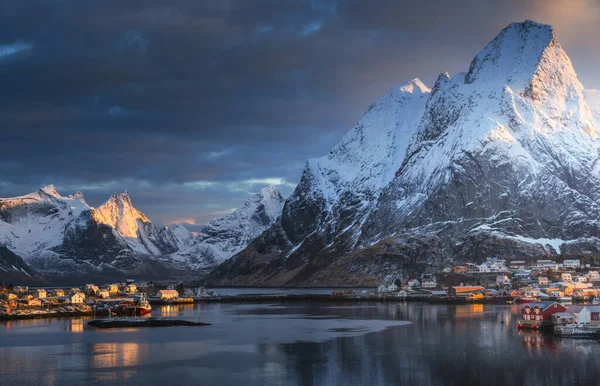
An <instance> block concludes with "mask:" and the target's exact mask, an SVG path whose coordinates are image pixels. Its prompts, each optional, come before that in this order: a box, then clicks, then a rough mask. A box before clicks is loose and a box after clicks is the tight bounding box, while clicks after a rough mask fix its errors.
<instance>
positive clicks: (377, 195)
mask: <svg viewBox="0 0 600 386" xmlns="http://www.w3.org/2000/svg"><path fill="white" fill-rule="evenodd" d="M423 91H425V90H423ZM599 101H600V98H599V97H598V93H597V92H595V91H592V90H590V91H586V90H585V89H584V87H583V86H582V84H581V83H580V82H579V80H578V78H577V74H576V72H575V70H574V68H573V65H572V63H571V61H570V59H569V58H568V56H567V55H566V54H565V52H564V51H563V49H562V47H561V45H560V44H559V43H558V41H557V39H556V36H555V33H554V31H553V30H552V28H551V27H550V26H547V25H543V24H538V23H535V22H532V21H526V22H523V23H513V24H511V25H509V26H508V27H507V28H505V29H504V30H503V31H502V32H501V33H500V34H499V35H498V36H497V37H496V38H495V39H494V40H492V41H491V42H490V43H489V44H488V45H487V46H486V47H485V48H484V49H483V50H482V51H481V52H480V53H479V54H478V55H477V56H476V57H475V58H474V59H473V61H472V62H471V65H470V68H469V71H468V72H467V73H459V74H456V75H455V76H453V77H450V76H448V74H442V75H440V76H439V77H438V79H437V81H436V83H435V85H434V87H433V89H432V90H431V92H430V93H429V94H428V97H427V96H426V97H425V98H423V102H422V103H423V104H422V105H421V104H419V103H415V104H414V105H412V104H411V105H407V104H401V103H398V102H397V101H392V103H389V104H387V105H381V110H379V111H376V112H375V113H373V109H371V110H370V111H369V112H368V113H367V114H366V115H365V118H364V119H363V120H365V119H367V118H368V121H369V122H373V124H374V129H373V130H370V131H369V132H368V133H366V134H365V136H366V138H362V136H361V135H362V134H363V131H361V130H360V125H359V127H357V128H355V129H353V130H351V131H350V133H348V135H347V136H346V137H345V138H344V139H343V140H342V141H341V142H340V144H339V145H338V146H336V147H335V148H334V151H332V154H331V155H330V156H329V157H326V158H324V159H320V160H319V161H309V163H308V164H307V169H306V170H305V172H304V174H303V176H302V179H301V181H300V184H299V185H298V187H297V189H296V191H295V192H294V194H293V195H292V196H291V197H290V198H289V199H288V200H287V201H286V203H285V207H284V211H283V215H282V217H281V221H280V222H279V223H276V224H275V225H274V226H273V227H271V229H269V230H268V231H266V232H265V233H264V234H263V235H261V236H260V237H259V238H257V240H256V241H255V242H254V243H252V244H251V245H250V246H249V247H248V248H247V249H246V250H244V251H242V252H241V253H240V254H238V255H237V256H235V257H234V258H233V259H231V260H229V261H227V262H226V263H225V264H223V266H222V267H219V268H218V269H217V270H215V272H213V274H212V275H211V277H210V278H209V280H208V283H213V284H222V285H227V284H241V285H261V284H269V285H284V284H294V285H299V284H303V285H307V284H314V285H317V284H318V285H347V284H351V283H352V284H357V285H360V284H365V283H367V282H368V283H371V284H374V283H376V282H377V281H378V280H388V279H390V277H391V276H393V275H396V276H404V275H410V274H415V273H418V270H424V269H429V267H430V266H431V265H439V264H442V263H452V262H453V261H462V260H465V259H469V260H478V259H482V258H483V257H485V256H486V255H487V256H489V255H498V256H502V257H505V258H523V257H525V258H527V257H531V258H535V257H555V255H556V254H557V252H559V253H560V254H563V255H565V256H584V255H594V254H600V222H599V221H598V218H600V195H599V191H600V190H599V189H598V188H599V187H600V169H599V168H600V166H599V164H600V163H599V162H598V158H599V154H600V145H599V140H598V123H599V122H600V121H598V117H599V112H600V109H599V105H600V103H599ZM399 105H400V106H402V107H398V106H399ZM404 106H410V108H408V109H406V110H402V108H403V107H404ZM395 112H398V115H397V119H398V121H399V123H398V124H395V125H392V126H391V127H390V128H389V129H388V128H387V126H386V125H387V123H386V121H385V119H384V117H386V116H388V117H389V116H393V114H394V113H395ZM370 114H372V116H369V115H370ZM361 122H362V121H361ZM387 130H391V135H390V134H387V136H388V138H397V137H402V138H405V140H404V141H402V142H401V144H400V146H398V147H397V152H394V151H392V152H388V153H386V152H385V151H381V150H383V149H385V146H383V147H382V146H381V145H380V146H375V147H372V146H370V143H381V142H380V141H379V140H380V138H381V136H380V134H381V133H388V131H387ZM396 130H398V131H397V132H396ZM394 133H395V134H394ZM384 137H385V136H384ZM371 140H372V141H373V142H370V141H371ZM393 143H394V142H393V141H390V145H391V146H392V148H393V147H394V146H395V145H392V144H393ZM352 144H358V145H357V146H352ZM377 151H380V152H381V153H378V157H373V154H375V152H377ZM392 154H394V155H393V156H392ZM321 160H322V161H321ZM337 160H342V161H341V162H340V163H338V162H337ZM352 161H356V162H352ZM382 163H383V165H382ZM331 164H334V165H335V166H329V165H331ZM340 164H341V165H343V166H341V165H340ZM346 165H349V166H348V167H347V168H346V167H344V166H346ZM382 171H385V172H382ZM363 172H364V173H363ZM383 176H390V178H389V179H386V178H384V177H383ZM371 177H374V178H373V179H371ZM349 181H352V182H349ZM355 181H356V183H354V182H355ZM373 181H376V183H373ZM363 183H364V185H365V186H367V188H366V191H367V192H369V195H365V194H363V192H364V191H363V190H361V189H362V185H363ZM365 196H367V197H366V200H365ZM363 208H368V210H363ZM357 224H358V225H357ZM390 275H391V276H390ZM365 280H366V281H365ZM369 280H370V281H369Z"/></svg>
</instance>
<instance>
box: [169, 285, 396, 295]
mask: <svg viewBox="0 0 600 386" xmlns="http://www.w3.org/2000/svg"><path fill="white" fill-rule="evenodd" d="M384 287H385V286H384ZM158 292H160V293H161V294H163V295H179V292H177V290H170V289H163V290H159V291H158Z"/></svg>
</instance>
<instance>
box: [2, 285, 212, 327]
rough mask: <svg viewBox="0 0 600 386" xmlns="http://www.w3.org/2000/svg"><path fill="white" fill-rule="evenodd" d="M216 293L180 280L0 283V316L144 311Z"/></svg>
mask: <svg viewBox="0 0 600 386" xmlns="http://www.w3.org/2000/svg"><path fill="white" fill-rule="evenodd" d="M149 294H150V296H149ZM215 295H216V294H215V293H213V292H210V291H207V290H206V289H205V288H204V287H200V288H197V289H195V290H194V289H189V288H188V289H184V288H183V287H182V285H181V284H179V285H176V284H169V285H161V284H155V283H152V282H142V283H136V282H135V281H134V280H127V281H125V282H124V283H115V284H109V285H105V286H97V285H94V284H86V285H85V286H83V287H73V288H69V289H63V288H56V287H53V288H29V287H27V286H14V287H13V286H8V287H1V286H0V320H10V319H31V318H39V317H53V316H76V315H88V314H90V315H92V314H93V315H96V314H98V315H109V316H110V315H123V316H134V315H146V314H150V312H151V310H152V306H151V304H182V303H194V301H197V300H201V299H207V298H211V297H213V296H215Z"/></svg>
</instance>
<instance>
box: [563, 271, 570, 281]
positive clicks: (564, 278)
mask: <svg viewBox="0 0 600 386" xmlns="http://www.w3.org/2000/svg"><path fill="white" fill-rule="evenodd" d="M560 281H573V277H572V276H571V274H570V273H569V272H563V273H561V274H560Z"/></svg>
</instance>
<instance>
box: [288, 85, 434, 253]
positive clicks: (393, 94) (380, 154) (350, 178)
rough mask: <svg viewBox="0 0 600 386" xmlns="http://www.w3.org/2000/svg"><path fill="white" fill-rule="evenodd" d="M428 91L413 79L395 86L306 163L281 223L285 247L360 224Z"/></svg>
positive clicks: (388, 176)
mask: <svg viewBox="0 0 600 386" xmlns="http://www.w3.org/2000/svg"><path fill="white" fill-rule="evenodd" d="M429 92H430V90H429V89H428V88H427V86H425V85H424V84H423V83H422V82H421V81H420V80H419V79H413V80H411V81H409V82H406V83H403V84H401V85H400V86H398V87H395V88H394V89H392V90H391V91H390V92H388V93H387V94H385V95H384V96H382V97H381V98H379V99H378V100H377V101H376V102H375V103H373V104H372V105H371V106H370V107H369V109H368V110H367V112H366V114H365V115H364V117H363V118H362V119H361V120H360V122H359V123H358V124H357V125H356V126H355V127H354V128H353V129H352V130H350V132H349V133H348V134H346V135H345V136H344V138H343V139H342V140H341V142H340V143H339V144H337V145H336V146H335V147H334V148H333V149H332V150H331V151H330V153H329V155H328V156H325V157H321V158H317V159H313V160H309V161H308V162H307V164H306V169H305V170H304V173H303V174H302V179H301V181H300V183H299V184H298V187H297V188H296V190H295V191H294V193H293V194H292V196H291V197H290V198H289V199H288V200H287V202H286V204H285V208H284V211H283V215H282V219H281V225H282V227H283V228H284V229H285V231H286V237H287V238H289V240H290V244H291V245H294V246H299V245H300V244H301V243H302V242H303V240H304V239H305V238H306V237H307V236H308V235H311V234H315V233H320V231H319V230H321V229H327V232H328V233H330V234H340V233H344V232H348V231H351V230H352V229H354V228H357V227H360V225H362V221H364V219H365V218H366V216H367V215H368V214H369V213H370V211H371V210H372V209H373V207H374V205H375V203H376V202H377V199H378V197H379V194H380V193H381V191H382V189H383V188H384V187H385V186H386V185H387V184H388V183H389V182H390V181H391V180H392V178H393V177H394V174H395V172H396V170H398V168H399V167H400V165H401V164H402V160H403V158H404V154H405V151H406V148H407V147H408V145H409V143H410V138H411V137H412V135H413V134H414V132H415V130H416V128H417V126H418V123H419V121H420V118H421V116H422V114H423V110H424V108H425V104H426V102H427V98H428V96H429ZM321 234H322V233H321ZM330 241H331V240H328V241H327V242H330Z"/></svg>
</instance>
